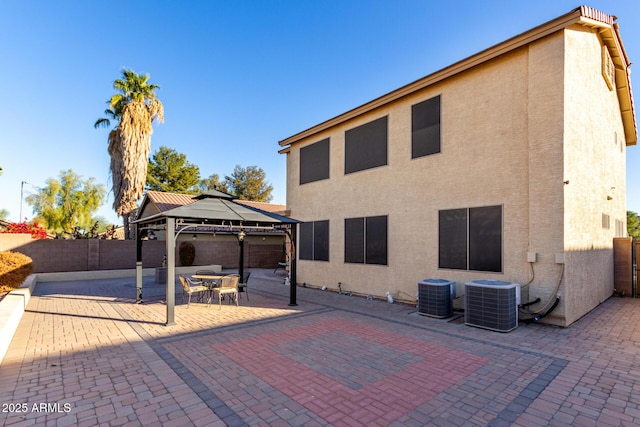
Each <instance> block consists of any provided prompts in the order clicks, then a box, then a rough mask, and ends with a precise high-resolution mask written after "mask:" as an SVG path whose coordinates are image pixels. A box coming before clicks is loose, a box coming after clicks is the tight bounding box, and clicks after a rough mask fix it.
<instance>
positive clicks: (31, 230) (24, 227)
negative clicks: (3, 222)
mask: <svg viewBox="0 0 640 427" xmlns="http://www.w3.org/2000/svg"><path fill="white" fill-rule="evenodd" d="M4 232H5V233H23V234H31V237H32V238H34V239H46V238H47V230H45V229H44V228H42V227H40V224H38V222H37V221H33V222H32V223H31V224H29V223H27V222H26V221H25V222H16V223H11V224H9V225H8V226H7V229H6V230H5V231H4Z"/></svg>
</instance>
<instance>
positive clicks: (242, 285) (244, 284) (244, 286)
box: [238, 271, 251, 301]
mask: <svg viewBox="0 0 640 427" xmlns="http://www.w3.org/2000/svg"><path fill="white" fill-rule="evenodd" d="M249 276H251V272H250V271H248V272H244V273H243V274H242V280H240V282H239V283H238V295H240V293H242V292H244V293H246V294H247V301H249V286H248V285H249V283H248V282H249Z"/></svg>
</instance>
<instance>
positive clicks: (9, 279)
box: [0, 252, 33, 290]
mask: <svg viewBox="0 0 640 427" xmlns="http://www.w3.org/2000/svg"><path fill="white" fill-rule="evenodd" d="M31 273H33V261H32V260H31V258H29V257H28V256H26V255H24V254H21V253H18V252H0V287H1V288H14V289H16V288H19V287H20V285H22V282H24V280H25V279H26V278H27V277H28V276H29V275H30V274H31ZM5 290H9V289H5Z"/></svg>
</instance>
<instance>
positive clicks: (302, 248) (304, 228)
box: [298, 221, 329, 261]
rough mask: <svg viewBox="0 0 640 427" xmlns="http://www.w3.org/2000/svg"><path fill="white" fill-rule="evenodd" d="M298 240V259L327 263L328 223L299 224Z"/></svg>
mask: <svg viewBox="0 0 640 427" xmlns="http://www.w3.org/2000/svg"><path fill="white" fill-rule="evenodd" d="M299 239H300V242H299V249H298V251H299V252H298V255H299V258H300V259H305V260H310V261H329V221H313V222H303V223H301V224H300V238H299Z"/></svg>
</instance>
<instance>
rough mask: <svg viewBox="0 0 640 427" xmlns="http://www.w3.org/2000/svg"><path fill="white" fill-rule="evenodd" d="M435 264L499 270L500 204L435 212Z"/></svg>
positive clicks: (455, 267)
mask: <svg viewBox="0 0 640 427" xmlns="http://www.w3.org/2000/svg"><path fill="white" fill-rule="evenodd" d="M438 235H439V243H438V246H439V247H438V254H439V255H438V267H440V268H451V269H457V270H475V271H493V272H501V271H502V206H484V207H478V208H464V209H448V210H442V211H440V212H439V230H438Z"/></svg>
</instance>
